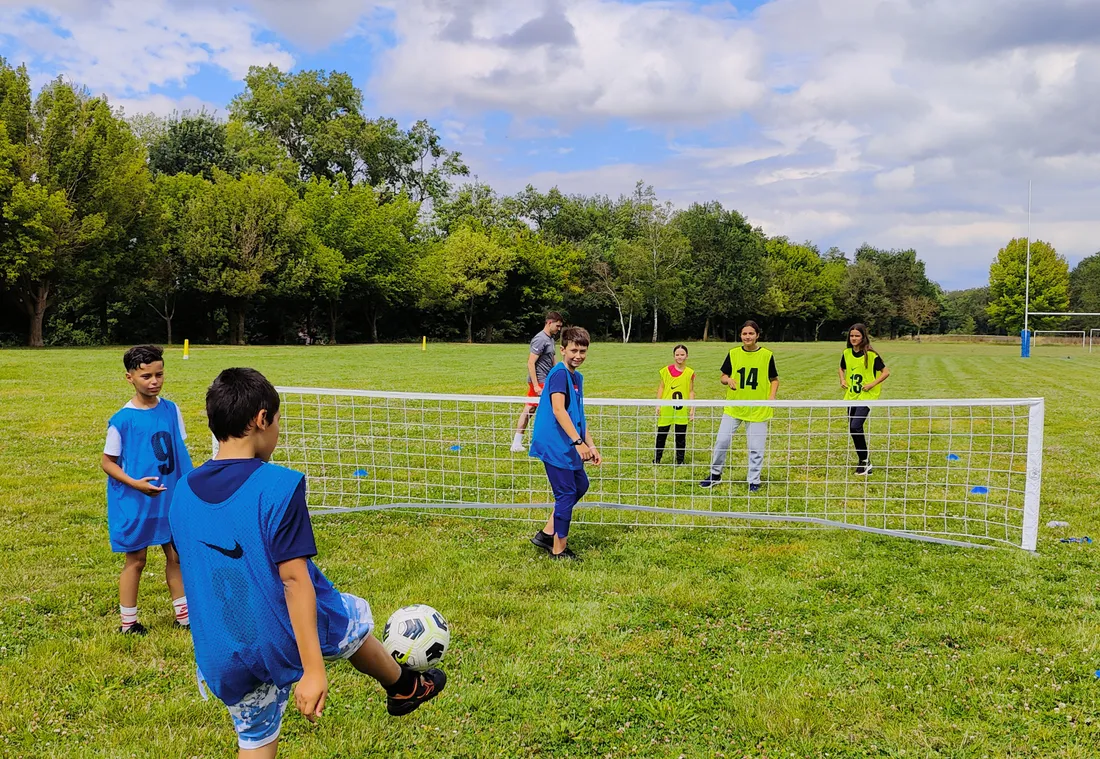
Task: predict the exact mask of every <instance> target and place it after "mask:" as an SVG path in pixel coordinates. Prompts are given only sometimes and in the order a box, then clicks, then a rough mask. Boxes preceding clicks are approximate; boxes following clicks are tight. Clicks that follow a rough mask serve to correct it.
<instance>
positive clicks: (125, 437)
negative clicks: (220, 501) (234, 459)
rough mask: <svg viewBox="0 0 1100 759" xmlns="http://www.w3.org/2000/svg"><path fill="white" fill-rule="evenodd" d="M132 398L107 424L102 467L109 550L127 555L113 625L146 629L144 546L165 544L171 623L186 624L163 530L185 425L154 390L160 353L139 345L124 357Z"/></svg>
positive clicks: (175, 565)
mask: <svg viewBox="0 0 1100 759" xmlns="http://www.w3.org/2000/svg"><path fill="white" fill-rule="evenodd" d="M122 363H123V364H124V365H125V367H126V381H127V382H129V383H130V384H131V385H133V387H134V397H133V398H131V399H130V402H129V403H127V404H126V405H125V406H123V407H122V409H121V410H119V411H118V412H117V413H116V414H115V415H114V416H112V417H111V420H110V422H108V423H107V443H106V444H105V445H104V447H103V456H102V458H101V459H100V466H101V467H102V469H103V471H104V472H106V473H107V529H108V532H109V533H110V537H111V550H112V551H114V552H116V553H124V554H126V562H125V564H124V565H123V568H122V573H121V574H120V575H119V578H118V600H119V612H120V614H121V616H122V626H121V627H120V628H119V632H123V633H127V634H130V635H144V634H145V633H146V632H147V631H146V629H145V627H144V626H143V625H142V624H141V623H140V622H138V618H137V616H138V610H137V600H138V586H139V584H140V582H141V572H142V570H143V569H145V559H146V553H147V550H148V548H149V546H161V547H162V548H163V550H164V558H165V567H164V576H165V579H166V580H167V582H168V590H169V591H170V592H171V594H172V607H173V611H174V612H175V616H176V621H175V623H174V624H175V625H176V626H177V627H186V626H187V624H188V615H187V597H186V596H185V595H184V594H183V579H182V578H181V576H180V563H179V557H178V556H177V555H176V551H175V549H174V548H172V544H171V540H172V536H171V534H170V533H169V531H168V505H169V504H170V503H171V500H172V496H173V494H174V493H175V490H176V484H177V483H178V482H179V480H180V478H181V477H183V476H184V475H186V474H187V473H188V472H190V471H191V469H192V465H191V455H190V454H189V453H188V452H187V443H186V442H185V441H186V440H187V432H186V430H185V429H184V426H183V415H182V414H180V410H179V408H178V407H177V406H176V404H174V403H172V401H169V400H167V399H165V398H161V397H160V392H161V390H162V389H163V388H164V352H163V351H162V350H161V349H160V348H157V347H156V346H154V345H138V346H135V347H133V348H131V349H130V350H128V351H126V355H124V356H123V357H122Z"/></svg>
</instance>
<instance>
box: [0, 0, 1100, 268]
mask: <svg viewBox="0 0 1100 759" xmlns="http://www.w3.org/2000/svg"><path fill="white" fill-rule="evenodd" d="M32 7H33V8H35V9H37V10H39V11H40V12H45V13H46V14H48V15H49V16H50V17H51V22H49V23H42V22H41V16H39V15H37V14H35V15H28V14H26V13H24V12H22V11H24V10H25V9H28V8H32ZM55 25H56V26H59V27H61V28H63V29H65V30H67V31H68V32H69V33H70V34H71V36H64V35H58V34H57V33H55V30H54V28H53V27H54V26H55ZM267 30H274V31H275V32H277V33H279V34H280V35H282V36H283V37H284V38H286V39H287V40H289V41H290V42H291V43H293V44H301V45H306V46H309V47H314V48H320V47H323V46H325V45H326V44H330V43H332V42H335V41H337V40H345V39H348V38H356V39H360V40H365V41H369V42H370V43H371V44H372V46H373V47H374V48H379V47H380V48H383V49H381V51H380V52H379V53H378V54H377V55H376V57H375V60H374V61H373V62H372V65H371V79H370V80H369V82H364V81H362V75H361V72H357V71H354V70H352V71H351V72H350V73H352V75H353V76H355V77H356V78H357V79H360V80H361V81H360V83H361V84H365V85H367V88H368V89H369V90H371V91H372V93H373V94H374V95H375V96H376V102H377V104H378V105H379V106H380V107H381V109H382V110H383V112H394V111H396V112H400V113H402V114H403V115H406V116H415V117H422V116H423V117H430V118H433V119H435V120H436V122H437V123H441V124H442V130H441V133H442V134H443V135H444V137H445V140H446V141H447V142H448V144H450V145H453V146H456V147H459V148H460V149H462V150H463V153H464V156H465V158H466V160H467V163H468V164H469V165H470V166H471V169H472V170H473V171H474V172H475V173H477V174H478V175H479V176H480V178H482V179H484V180H487V181H490V182H492V183H494V184H495V185H499V189H501V190H502V191H512V190H518V189H522V187H523V186H524V185H526V184H527V183H528V182H531V183H534V184H536V185H537V186H539V187H542V188H549V187H550V186H552V185H553V184H560V185H561V186H562V188H563V189H564V190H567V191H571V192H585V193H594V192H599V193H606V194H611V195H618V194H620V193H623V192H629V191H630V189H631V188H632V187H633V185H634V182H635V181H636V180H637V179H639V178H644V179H646V181H648V182H651V183H652V184H654V185H655V187H656V188H657V190H658V192H660V193H662V194H663V195H664V196H665V197H668V198H669V199H671V200H673V201H674V202H676V203H679V204H686V203H690V202H693V201H696V200H711V199H718V200H720V201H722V202H723V203H724V204H725V205H727V206H728V207H734V208H737V209H738V210H741V211H742V212H744V213H745V214H746V215H747V216H748V217H749V218H750V219H751V220H752V221H754V222H755V223H760V224H762V225H763V226H764V227H765V229H766V230H767V231H768V232H769V233H772V234H786V235H788V236H790V237H792V238H794V239H800V240H801V239H813V240H818V241H820V242H822V244H834V243H835V244H838V245H841V246H842V247H843V248H845V249H846V250H849V251H851V250H853V249H854V248H855V247H856V246H858V245H859V244H860V243H862V242H864V241H867V242H871V243H872V244H875V245H879V246H883V247H909V246H914V247H916V248H917V250H918V252H919V254H920V255H921V256H922V258H924V259H925V260H926V261H927V262H928V266H929V271H930V273H932V274H933V275H934V276H936V277H938V278H939V279H941V280H942V281H944V282H945V283H946V284H949V285H964V284H977V283H979V282H980V281H981V280H982V279H984V276H985V273H987V272H988V264H989V260H990V259H991V258H992V256H993V255H994V254H995V253H996V250H997V249H998V248H999V247H1001V246H1002V245H1003V244H1004V242H1005V241H1007V239H1008V238H1009V237H1011V236H1014V235H1020V234H1023V233H1024V232H1025V231H1026V199H1027V196H1026V193H1027V182H1028V180H1029V179H1033V180H1034V181H1035V188H1036V209H1035V211H1036V214H1035V234H1036V235H1037V236H1042V237H1044V238H1045V239H1048V240H1050V241H1051V242H1053V243H1054V245H1055V246H1056V247H1057V248H1058V249H1059V251H1060V252H1062V253H1064V254H1066V255H1067V257H1069V258H1070V259H1071V260H1075V259H1077V258H1079V257H1081V256H1082V255H1085V254H1088V253H1092V252H1094V251H1095V250H1096V249H1097V248H1100V220H1098V219H1097V216H1096V211H1095V209H1096V208H1097V207H1100V181H1098V179H1097V177H1100V99H1098V98H1096V96H1095V94H1096V92H1097V90H1098V87H1100V2H1091V1H1089V0H1014V2H1011V3H1005V2H1000V1H999V0H967V2H959V1H958V0H771V1H770V2H767V3H766V4H764V5H762V6H760V7H759V8H758V9H757V10H756V11H754V12H752V13H751V14H747V15H745V14H738V13H736V12H735V11H732V10H731V9H730V8H729V7H728V6H726V5H725V4H721V3H712V4H709V5H706V4H704V5H703V6H699V5H696V4H693V3H691V2H687V1H686V0H648V1H647V0H640V1H639V0H538V1H537V2H535V1H534V0H530V1H528V2H510V1H509V0H317V2H314V3H311V4H309V6H308V10H303V4H302V3H300V2H298V1H297V0H192V1H191V2H184V0H148V1H147V2H141V1H140V0H39V2H37V3H35V4H33V5H32V4H31V3H29V2H27V0H0V44H4V45H7V46H9V47H11V46H13V45H14V46H15V49H14V50H9V51H5V53H4V54H5V55H7V56H8V57H9V58H15V59H17V60H18V59H19V57H20V55H22V54H23V53H24V52H26V53H27V54H28V56H30V57H31V58H32V59H33V60H35V61H36V62H37V64H38V69H37V70H36V71H35V72H34V73H35V77H36V81H40V80H41V78H42V77H43V76H46V75H53V74H55V73H58V72H60V73H65V74H66V75H68V76H70V77H72V78H73V79H75V80H77V81H80V82H84V83H87V84H88V85H89V86H91V87H92V89H93V90H95V91H99V90H106V91H107V92H108V93H109V94H111V95H112V96H113V100H114V102H116V103H119V104H122V105H124V106H125V107H126V108H127V110H128V111H130V110H131V109H132V108H133V109H140V110H157V111H163V110H171V108H173V107H179V105H178V104H176V103H174V102H173V101H171V100H169V99H168V98H163V97H161V96H157V95H151V94H150V93H151V91H152V90H153V89H155V88H156V87H157V86H160V85H165V84H169V85H170V84H174V83H179V82H187V81H188V79H189V77H191V76H192V75H193V74H194V72H195V71H196V70H197V69H198V67H200V66H203V65H206V66H215V67H221V68H222V69H224V70H225V71H226V72H227V73H228V74H229V75H230V76H233V77H238V76H240V75H242V74H243V73H244V71H245V70H246V69H247V66H248V65H250V64H253V63H259V64H263V63H268V62H272V63H275V64H276V65H279V66H282V67H284V68H285V67H289V66H290V65H291V64H292V59H291V57H290V54H289V53H288V52H287V49H286V48H285V46H284V45H282V44H281V43H278V44H277V43H273V42H269V41H267V39H268V38H266V37H264V36H262V33H263V32H265V31H267ZM383 39H394V40H396V42H395V44H393V45H392V47H389V46H388V43H387V44H384V45H380V46H379V45H378V44H377V43H378V42H379V41H380V40H383ZM330 65H334V66H335V67H336V68H341V67H342V66H341V64H340V62H339V61H334V62H333V63H332V64H330ZM120 97H121V98H123V99H122V100H120V99H119V98H120ZM181 102H183V101H181ZM219 105H221V106H223V107H224V104H219ZM186 107H190V106H186ZM488 112H495V115H494V117H493V118H494V119H496V118H498V115H499V113H501V112H503V113H505V114H507V115H509V116H510V117H511V121H510V124H509V125H508V127H507V130H506V131H507V137H508V139H506V140H504V139H501V140H490V139H489V138H488V137H487V130H488V129H490V128H491V127H490V121H489V120H488V117H487V116H486V114H487V113H488ZM496 123H499V120H498V121H497V122H496ZM593 126H596V127H599V129H597V130H592V129H591V127H593ZM622 129H626V130H644V131H647V132H648V133H649V135H656V136H657V139H658V140H661V141H663V144H664V146H665V148H666V149H665V150H663V151H658V152H657V154H656V155H654V154H648V151H647V154H632V153H631V152H630V150H631V148H630V146H631V145H634V144H650V143H651V142H652V140H651V139H641V140H636V139H634V137H633V136H632V138H631V139H630V140H622V141H620V140H619V139H618V136H619V135H620V134H621V131H620V130H622ZM593 132H595V133H596V135H597V136H596V137H593V136H592V134H593ZM526 140H545V141H547V142H546V143H536V144H533V145H532V144H529V143H524V141H526ZM585 140H588V141H587V142H586V141H585ZM592 140H597V141H599V140H602V141H603V142H595V143H594V142H592ZM600 147H604V148H605V152H604V156H605V157H604V158H603V160H600V159H592V161H593V164H592V165H591V166H589V167H588V168H586V169H583V170H580V171H574V172H561V171H543V172H538V173H534V174H532V173H530V172H529V171H527V170H526V169H520V168H516V167H517V166H527V165H530V163H531V161H530V160H529V159H527V158H525V157H524V156H525V155H526V153H527V152H528V151H529V150H533V149H537V150H539V156H540V157H541V160H543V161H544V162H546V165H550V166H552V165H553V164H552V160H553V157H556V156H560V155H563V153H562V151H564V150H568V149H570V148H576V149H577V151H578V153H577V154H574V155H578V154H579V155H583V156H589V155H593V154H596V155H598V154H599V148H600ZM575 161H576V159H575V158H574V159H573V160H572V161H570V163H574V162H575ZM968 278H969V279H968ZM974 278H977V279H976V280H975V279H974Z"/></svg>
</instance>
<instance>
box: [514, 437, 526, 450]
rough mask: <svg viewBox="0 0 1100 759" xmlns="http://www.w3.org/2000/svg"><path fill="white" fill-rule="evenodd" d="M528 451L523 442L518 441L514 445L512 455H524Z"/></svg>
mask: <svg viewBox="0 0 1100 759" xmlns="http://www.w3.org/2000/svg"><path fill="white" fill-rule="evenodd" d="M526 450H527V449H526V448H524V446H523V443H522V442H520V441H518V440H516V441H514V442H513V443H512V453H523V452H524V451H526Z"/></svg>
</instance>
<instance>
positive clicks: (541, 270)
mask: <svg viewBox="0 0 1100 759" xmlns="http://www.w3.org/2000/svg"><path fill="white" fill-rule="evenodd" d="M227 112H228V118H226V119H218V118H215V117H213V116H212V115H210V114H208V113H205V112H199V113H184V114H174V115H173V116H171V117H168V118H160V117H156V116H153V115H150V114H144V115H137V116H133V117H130V118H126V117H125V116H124V114H122V113H121V112H120V111H117V110H114V109H112V108H111V106H110V104H109V102H108V101H107V99H106V98H105V97H95V96H92V95H91V94H90V93H88V92H87V91H86V90H84V89H82V88H79V87H76V86H74V85H73V84H72V83H70V82H67V81H65V80H63V79H57V80H55V81H53V82H51V83H49V84H47V85H45V86H44V87H42V89H41V90H40V91H39V92H38V93H37V95H33V96H32V91H31V87H30V80H29V77H28V74H27V70H26V68H25V66H20V67H13V66H11V65H9V64H8V63H7V61H5V60H4V59H3V58H0V289H2V296H3V297H2V305H0V342H3V343H7V344H14V343H17V342H22V343H25V344H29V345H31V346H41V345H62V344H71V345H95V344H106V343H127V342H137V341H145V340H150V341H167V342H168V343H172V342H173V341H176V340H178V339H179V338H180V337H189V338H191V339H192V341H195V342H211V343H213V342H228V343H232V344H242V343H245V342H253V343H282V342H293V341H295V340H297V339H299V336H306V335H308V336H315V337H318V338H320V339H323V340H326V341H329V342H336V341H337V340H340V341H378V340H383V339H384V340H402V339H408V338H414V337H419V336H420V335H429V336H432V337H433V338H438V339H465V340H468V341H474V340H483V341H493V340H512V339H526V338H527V337H528V335H529V333H530V332H532V331H533V330H534V329H537V327H538V326H539V325H540V324H541V315H542V314H543V313H544V312H545V310H547V309H549V308H553V309H557V310H562V311H564V312H566V313H567V314H568V315H569V318H570V320H571V321H573V322H576V323H583V324H585V325H586V326H587V327H589V329H590V330H591V331H592V332H593V333H595V334H596V335H598V336H603V337H605V338H608V339H618V340H622V341H623V342H627V341H631V340H654V341H656V340H658V339H664V338H685V337H693V338H701V339H709V338H720V339H726V338H727V337H729V336H733V335H734V334H735V328H736V326H737V325H738V324H739V323H740V322H741V321H742V320H743V319H746V318H750V317H751V318H754V319H756V320H757V321H759V322H761V323H762V324H763V325H764V329H765V331H766V332H767V334H768V338H769V339H773V340H814V339H818V338H820V337H827V338H829V339H835V338H836V337H837V336H838V334H839V333H840V331H841V330H842V329H843V328H844V327H845V326H846V325H847V324H849V323H851V322H853V321H863V322H865V323H867V324H868V325H869V326H870V327H871V329H872V330H873V331H874V332H875V333H876V335H878V336H889V337H897V336H901V335H908V334H917V335H919V334H921V333H922V332H959V333H966V334H980V333H993V332H1002V333H1004V332H1015V331H1018V329H1019V328H1020V326H1022V320H1023V316H1022V312H1023V266H1024V264H1023V260H1024V256H1025V248H1026V241H1023V240H1013V241H1011V242H1010V243H1009V244H1008V245H1006V246H1005V248H1003V249H1002V250H1001V251H1000V253H999V254H998V255H997V258H996V260H995V261H994V263H993V265H992V267H991V270H990V284H989V286H988V287H983V288H976V289H972V290H961V291H954V292H945V291H943V290H942V288H940V287H939V286H938V285H937V284H936V283H935V282H933V281H931V280H930V279H929V278H928V277H927V275H926V273H925V266H924V262H923V261H921V260H920V259H919V258H918V256H917V254H916V251H914V250H911V249H910V250H887V249H881V248H875V247H873V246H871V245H866V244H865V245H863V246H861V247H860V248H859V249H858V250H856V251H854V252H853V253H852V254H851V255H848V254H846V253H845V252H843V251H840V250H838V249H836V248H832V249H829V250H826V251H824V252H822V251H821V250H820V249H819V248H818V247H817V246H815V245H814V244H813V243H811V242H795V241H792V240H790V239H788V238H787V237H783V236H773V237H769V236H767V235H765V234H764V233H763V231H762V230H761V229H760V227H758V226H753V225H752V224H751V223H750V222H749V221H748V220H747V219H746V218H745V217H744V216H743V215H741V214H740V213H738V212H737V211H735V210H733V209H726V208H723V207H722V205H721V204H719V203H717V202H710V203H696V204H693V205H692V206H690V207H688V208H683V209H677V208H674V207H673V206H672V204H671V203H669V202H668V201H662V200H661V199H660V198H658V196H657V195H656V193H655V192H654V190H653V188H652V187H649V186H647V185H645V184H644V183H643V182H638V184H637V185H636V186H635V187H634V188H633V190H632V191H630V192H628V193H624V194H623V195H621V196H620V197H617V198H612V197H608V196H604V195H577V194H573V195H570V194H564V193H562V192H560V191H559V190H558V189H557V188H552V189H550V190H549V191H546V192H542V191H540V190H538V189H536V188H534V187H530V186H529V187H527V188H526V189H525V190H524V191H522V192H520V193H517V194H515V195H501V194H498V193H497V192H496V191H494V190H493V188H492V187H490V186H488V185H486V184H484V183H481V182H478V181H477V180H476V179H474V180H471V179H470V176H469V175H470V172H469V169H468V168H467V166H466V165H465V163H464V162H463V160H462V156H461V154H460V153H458V152H457V151H454V150H450V149H448V148H447V147H445V146H444V145H443V142H442V140H441V138H440V135H439V134H438V133H437V132H436V130H435V129H434V128H433V127H432V126H431V125H430V124H429V123H428V122H427V121H419V122H417V123H415V124H413V125H412V126H411V127H408V128H404V127H402V126H400V125H399V124H398V123H397V122H396V121H395V120H393V119H388V118H384V117H375V118H371V117H369V116H368V115H366V114H365V113H364V110H363V98H362V93H361V92H360V91H359V90H358V89H357V88H356V87H355V86H354V84H353V82H352V80H351V78H350V77H349V76H348V75H346V74H343V73H340V72H323V71H301V72H297V73H288V72H283V71H280V70H279V69H277V68H275V67H273V66H268V67H264V68H260V67H254V68H253V69H251V70H250V72H249V74H248V75H247V77H246V78H245V80H244V90H243V91H242V92H241V94H239V95H238V96H237V97H235V98H234V99H233V101H232V102H231V103H230V104H229V106H228V109H227ZM1031 257H1032V272H1031V274H1032V276H1031V301H1030V302H1031V308H1032V310H1036V311H1064V310H1068V309H1069V308H1070V306H1071V305H1073V308H1074V310H1087V311H1100V254H1098V255H1096V256H1092V257H1090V258H1088V259H1085V261H1083V262H1082V263H1081V264H1080V265H1078V266H1077V267H1076V268H1075V269H1074V271H1073V272H1072V274H1071V273H1070V272H1069V269H1068V266H1067V265H1066V262H1065V259H1064V258H1062V257H1061V256H1059V255H1058V254H1057V253H1056V251H1054V249H1053V248H1052V247H1051V246H1049V245H1047V244H1046V243H1042V242H1038V241H1033V243H1032V245H1031ZM1068 323H1069V322H1068V321H1067V320H1065V319H1057V318H1050V319H1046V320H1038V321H1037V323H1036V324H1035V327H1036V328H1053V327H1057V326H1062V325H1064V324H1068ZM1098 323H1100V322H1098ZM731 327H733V328H734V329H731Z"/></svg>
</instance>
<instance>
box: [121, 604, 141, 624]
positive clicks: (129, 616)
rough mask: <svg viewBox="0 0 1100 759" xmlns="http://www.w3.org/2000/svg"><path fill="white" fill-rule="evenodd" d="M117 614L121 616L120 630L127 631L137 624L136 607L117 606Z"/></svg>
mask: <svg viewBox="0 0 1100 759" xmlns="http://www.w3.org/2000/svg"><path fill="white" fill-rule="evenodd" d="M118 612H119V614H121V615H122V629H123V630H129V629H130V628H131V627H133V626H134V625H135V624H137V607H136V606H123V605H122V604H119V606H118Z"/></svg>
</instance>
